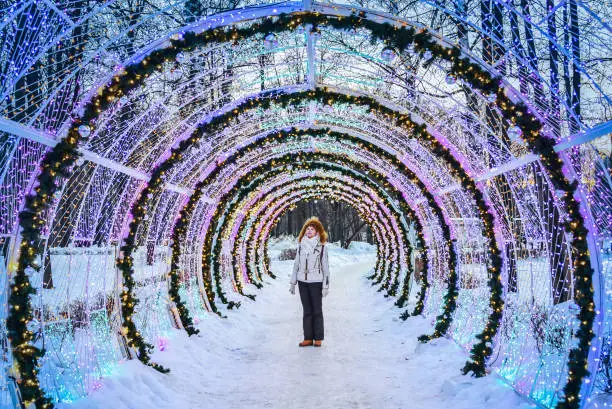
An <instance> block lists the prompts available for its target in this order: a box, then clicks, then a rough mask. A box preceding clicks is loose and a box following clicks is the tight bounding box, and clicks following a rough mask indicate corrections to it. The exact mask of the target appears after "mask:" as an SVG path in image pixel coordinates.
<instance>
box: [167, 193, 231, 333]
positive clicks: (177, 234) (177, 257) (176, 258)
mask: <svg viewBox="0 0 612 409" xmlns="http://www.w3.org/2000/svg"><path fill="white" fill-rule="evenodd" d="M201 197H202V188H201V186H196V189H195V190H194V193H193V194H192V195H191V196H190V197H189V200H188V201H187V203H186V204H185V206H183V208H182V209H181V211H180V213H179V218H178V220H177V221H176V223H175V225H174V228H173V230H172V263H171V265H170V273H169V275H170V278H171V280H170V286H169V288H168V294H169V295H170V297H171V299H172V297H173V294H174V299H175V302H176V303H177V304H178V303H179V302H181V304H183V305H184V303H183V302H182V301H181V298H180V295H179V288H180V280H179V279H178V277H179V274H180V270H181V266H180V262H181V243H183V242H184V241H185V238H186V237H187V229H188V228H189V223H190V222H191V215H192V214H193V211H194V209H195V207H196V204H197V203H198V202H199V200H200V199H201ZM202 285H203V286H204V291H205V293H206V298H207V301H208V305H209V306H210V310H212V311H213V312H214V313H216V314H217V315H219V316H222V315H221V314H220V313H219V311H218V309H217V306H216V304H215V301H214V298H215V294H214V292H213V291H211V284H210V281H208V280H205V279H204V278H202ZM201 295H203V294H201ZM202 304H203V305H204V307H205V308H206V309H207V310H208V308H209V307H208V306H207V303H206V302H205V301H204V300H202ZM179 313H180V318H181V322H182V324H183V327H184V328H185V330H187V333H188V334H189V335H192V334H191V332H192V330H191V329H188V328H193V322H192V319H191V316H190V315H189V311H188V310H187V309H185V310H184V312H181V310H179Z"/></svg>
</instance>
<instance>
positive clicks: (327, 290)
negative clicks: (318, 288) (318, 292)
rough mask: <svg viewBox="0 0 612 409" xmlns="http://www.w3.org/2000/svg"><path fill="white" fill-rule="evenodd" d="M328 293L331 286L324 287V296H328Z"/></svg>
mask: <svg viewBox="0 0 612 409" xmlns="http://www.w3.org/2000/svg"><path fill="white" fill-rule="evenodd" d="M327 294H329V288H324V289H323V297H327Z"/></svg>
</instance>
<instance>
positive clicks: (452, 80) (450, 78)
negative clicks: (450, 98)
mask: <svg viewBox="0 0 612 409" xmlns="http://www.w3.org/2000/svg"><path fill="white" fill-rule="evenodd" d="M445 81H446V83H447V84H448V85H453V84H454V83H456V82H457V78H455V76H454V75H453V74H447V75H446V79H445Z"/></svg>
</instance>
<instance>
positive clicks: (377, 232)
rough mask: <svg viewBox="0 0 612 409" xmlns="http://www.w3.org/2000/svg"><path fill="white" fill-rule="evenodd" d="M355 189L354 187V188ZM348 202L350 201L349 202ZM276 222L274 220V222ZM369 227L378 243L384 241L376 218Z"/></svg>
mask: <svg viewBox="0 0 612 409" xmlns="http://www.w3.org/2000/svg"><path fill="white" fill-rule="evenodd" d="M338 189H339V190H342V189H340V188H338ZM355 189H356V188H355ZM349 204H350V203H349ZM285 211H286V210H284V211H283V212H282V213H281V214H284V213H285ZM364 214H365V213H364ZM279 217H280V216H279ZM362 217H365V216H362ZM364 220H366V219H365V218H364ZM276 222H278V219H277V220H276ZM276 222H275V223H276ZM376 226H378V227H376ZM370 227H371V228H372V231H373V233H374V234H375V235H376V237H377V238H378V240H377V242H378V243H381V242H384V240H382V239H381V238H380V237H383V236H382V233H381V230H382V229H383V227H382V225H380V224H378V223H377V222H376V220H373V221H372V224H371V225H370ZM270 230H271V229H270ZM262 233H263V232H262Z"/></svg>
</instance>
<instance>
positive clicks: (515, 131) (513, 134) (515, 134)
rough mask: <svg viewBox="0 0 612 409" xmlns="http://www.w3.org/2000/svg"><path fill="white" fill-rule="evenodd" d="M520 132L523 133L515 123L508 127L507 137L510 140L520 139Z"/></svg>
mask: <svg viewBox="0 0 612 409" xmlns="http://www.w3.org/2000/svg"><path fill="white" fill-rule="evenodd" d="M522 134H523V131H521V128H519V127H518V126H516V125H514V126H511V127H510V128H508V138H510V140H511V141H515V142H517V141H520V140H521V135H522Z"/></svg>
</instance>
